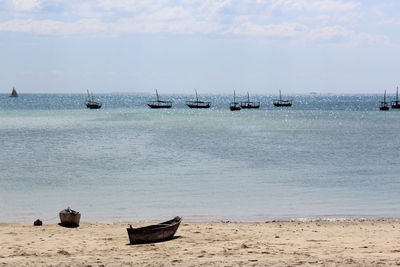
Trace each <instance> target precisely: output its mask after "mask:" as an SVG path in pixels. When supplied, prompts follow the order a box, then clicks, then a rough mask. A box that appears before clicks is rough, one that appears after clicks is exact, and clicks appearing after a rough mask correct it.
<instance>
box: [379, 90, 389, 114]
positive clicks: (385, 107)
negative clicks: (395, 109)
mask: <svg viewBox="0 0 400 267" xmlns="http://www.w3.org/2000/svg"><path fill="white" fill-rule="evenodd" d="M379 110H384V111H387V110H389V103H388V102H387V101H386V90H385V93H384V94H383V101H381V105H380V106H379Z"/></svg>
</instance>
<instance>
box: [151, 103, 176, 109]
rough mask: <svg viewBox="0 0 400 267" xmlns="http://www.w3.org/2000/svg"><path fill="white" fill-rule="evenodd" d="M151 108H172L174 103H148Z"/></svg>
mask: <svg viewBox="0 0 400 267" xmlns="http://www.w3.org/2000/svg"><path fill="white" fill-rule="evenodd" d="M147 105H148V106H149V107H150V108H156V109H157V108H171V107H172V105H153V104H147Z"/></svg>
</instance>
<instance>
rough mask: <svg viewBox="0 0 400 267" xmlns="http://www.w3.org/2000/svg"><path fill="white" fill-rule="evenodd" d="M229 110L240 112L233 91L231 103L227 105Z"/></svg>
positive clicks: (238, 103)
mask: <svg viewBox="0 0 400 267" xmlns="http://www.w3.org/2000/svg"><path fill="white" fill-rule="evenodd" d="M229 109H230V110H232V111H235V110H241V109H242V108H241V107H240V102H236V94H235V91H233V102H231V103H230V104H229Z"/></svg>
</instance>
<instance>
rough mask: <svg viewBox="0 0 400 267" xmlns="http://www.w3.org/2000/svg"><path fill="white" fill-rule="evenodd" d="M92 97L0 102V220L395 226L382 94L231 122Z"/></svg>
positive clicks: (265, 107)
mask: <svg viewBox="0 0 400 267" xmlns="http://www.w3.org/2000/svg"><path fill="white" fill-rule="evenodd" d="M390 97H391V98H393V96H389V98H390ZM95 98H96V99H98V100H100V101H101V102H103V107H102V108H101V109H100V110H89V109H86V108H85V95H83V94H20V96H19V97H18V98H11V97H8V95H6V94H1V95H0V210H1V212H0V222H33V221H34V220H36V219H38V218H40V219H41V220H43V221H44V222H45V223H46V222H57V221H58V212H59V211H60V210H62V209H64V208H67V207H71V208H72V209H74V210H78V211H80V212H81V214H82V219H81V220H82V221H86V222H142V221H159V220H165V219H170V218H172V217H174V216H177V215H179V216H182V217H183V218H184V220H186V221H237V222H263V221H270V220H314V219H316V220H319V219H321V220H353V219H400V175H399V174H400V110H390V111H386V112H384V111H379V109H378V106H379V101H381V98H382V96H378V95H319V94H313V95H293V96H290V98H291V99H293V107H291V108H275V107H273V105H272V100H273V98H274V96H270V95H254V96H252V100H254V101H260V102H261V108H260V109H258V110H241V111H235V112H232V111H230V110H229V102H231V101H232V96H229V95H203V96H202V98H203V99H206V100H209V101H211V102H212V107H211V108H210V109H203V110H196V109H189V108H187V107H186V106H185V101H186V100H190V99H191V98H193V96H190V95H162V98H163V99H165V100H166V99H169V100H172V101H173V103H174V106H173V108H171V109H164V110H153V109H150V108H148V107H147V106H146V102H149V101H150V100H154V96H153V95H150V94H122V93H121V94H117V93H115V94H102V95H96V97H95ZM237 98H238V99H237V100H239V101H240V100H242V99H243V100H245V98H246V96H244V95H243V96H237Z"/></svg>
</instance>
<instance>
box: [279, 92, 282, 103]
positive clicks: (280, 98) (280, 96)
mask: <svg viewBox="0 0 400 267" xmlns="http://www.w3.org/2000/svg"><path fill="white" fill-rule="evenodd" d="M279 101H282V93H281V90H279Z"/></svg>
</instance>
